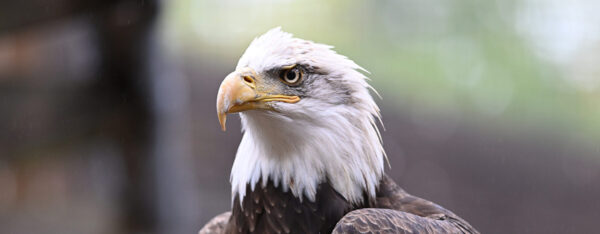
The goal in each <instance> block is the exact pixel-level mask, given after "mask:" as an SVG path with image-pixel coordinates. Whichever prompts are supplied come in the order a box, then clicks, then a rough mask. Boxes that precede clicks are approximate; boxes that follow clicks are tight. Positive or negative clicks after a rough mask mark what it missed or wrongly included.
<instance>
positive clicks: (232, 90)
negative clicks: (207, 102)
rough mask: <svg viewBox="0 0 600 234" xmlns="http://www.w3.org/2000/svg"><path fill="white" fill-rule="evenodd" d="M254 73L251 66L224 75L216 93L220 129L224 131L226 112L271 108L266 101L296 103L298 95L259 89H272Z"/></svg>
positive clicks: (298, 99) (298, 98)
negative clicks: (277, 93) (270, 92)
mask: <svg viewBox="0 0 600 234" xmlns="http://www.w3.org/2000/svg"><path fill="white" fill-rule="evenodd" d="M260 79H261V78H260V77H259V76H258V75H257V74H256V72H255V71H254V70H253V69H252V68H248V67H246V68H243V69H240V70H239V71H234V72H232V73H230V74H229V75H227V77H225V80H223V82H222V83H221V87H219V93H218V94H217V115H218V117H219V123H220V124H221V129H223V131H225V122H226V121H227V114H229V113H236V112H241V111H247V110H254V109H267V110H268V109H271V108H270V106H268V105H267V104H266V103H267V102H272V101H279V102H286V103H296V102H298V101H300V97H298V96H287V95H273V94H268V93H267V92H264V91H259V90H272V89H270V88H269V87H260V86H261V85H262V86H266V85H267V84H266V83H265V82H262V81H261V80H260Z"/></svg>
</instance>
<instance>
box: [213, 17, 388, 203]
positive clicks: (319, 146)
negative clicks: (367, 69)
mask: <svg viewBox="0 0 600 234" xmlns="http://www.w3.org/2000/svg"><path fill="white" fill-rule="evenodd" d="M332 48H333V47H331V46H328V45H324V44H319V43H314V42H312V41H307V40H303V39H299V38H294V37H293V36H292V34H290V33H286V32H283V31H281V29H280V28H274V29H271V30H269V31H268V32H266V33H265V34H264V35H262V36H260V37H258V38H256V39H254V41H252V43H251V44H250V46H249V47H248V48H247V49H246V51H245V53H244V54H243V55H242V57H241V58H240V60H239V62H238V64H237V67H236V69H235V71H234V72H232V73H230V74H229V75H227V77H226V78H225V79H224V80H223V82H222V83H221V86H220V88H219V92H218V96H217V114H218V119H219V122H220V124H221V127H222V129H223V130H225V121H226V116H227V114H230V113H237V112H239V113H240V117H241V120H242V129H243V131H244V136H243V138H242V141H241V143H240V146H239V148H238V152H237V154H236V158H235V161H234V164H233V168H232V171H231V183H232V193H233V195H234V196H233V197H235V195H238V196H239V198H240V200H241V199H243V197H244V195H245V191H246V186H250V187H251V189H254V188H255V186H266V183H267V181H268V180H271V181H273V182H274V184H275V185H277V186H279V185H280V186H281V188H282V189H283V190H284V191H288V190H291V192H292V193H293V194H294V196H296V197H299V198H300V199H302V198H303V197H306V198H308V199H309V200H311V201H312V200H314V198H315V194H316V192H317V186H318V185H319V184H320V183H330V184H331V185H332V187H333V188H334V189H335V190H336V191H337V192H338V193H340V194H341V195H342V196H344V198H345V199H347V200H348V201H350V202H353V203H361V202H362V201H363V199H364V197H363V196H364V194H366V195H368V196H370V197H374V196H375V190H376V187H377V184H378V183H379V180H380V179H381V177H382V175H383V168H384V158H385V152H384V150H383V147H382V144H381V139H380V135H379V131H378V129H377V126H376V120H377V119H379V108H378V107H377V104H376V103H375V102H374V100H373V98H372V97H371V95H370V93H369V89H371V86H370V85H369V84H368V83H367V82H366V80H367V77H366V76H365V75H364V74H363V73H362V72H363V71H364V70H363V69H362V68H361V67H360V66H358V65H357V64H356V63H354V62H353V61H352V60H350V59H348V58H347V57H345V56H343V55H340V54H338V53H336V52H335V51H333V50H332ZM259 181H262V184H258V183H259ZM257 184H258V185H257Z"/></svg>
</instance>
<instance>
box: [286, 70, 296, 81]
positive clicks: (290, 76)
mask: <svg viewBox="0 0 600 234" xmlns="http://www.w3.org/2000/svg"><path fill="white" fill-rule="evenodd" d="M285 77H286V78H287V79H288V80H294V79H296V71H289V72H288V73H287V74H286V76H285Z"/></svg>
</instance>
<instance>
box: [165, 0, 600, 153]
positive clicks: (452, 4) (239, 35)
mask: <svg viewBox="0 0 600 234" xmlns="http://www.w3.org/2000/svg"><path fill="white" fill-rule="evenodd" d="M555 3H556V1H549V2H543V1H533V0H531V1H526V0H524V1H517V0H512V1H500V0H497V1H480V0H454V1H441V0H425V1H419V0H402V1H393V0H387V1H358V0H353V1H342V0H337V1H319V0H311V1H283V0H282V1H264V0H263V1H259V0H247V1H231V0H229V1H201V0H178V1H173V2H172V3H171V4H170V5H168V6H166V7H167V9H166V11H165V13H164V14H165V15H164V17H165V19H166V20H165V21H164V22H165V25H162V27H161V28H162V30H163V31H165V33H163V35H164V36H165V37H167V38H166V39H167V40H166V41H167V44H168V47H169V48H170V49H171V50H172V51H174V52H175V53H178V54H181V53H183V54H186V57H187V58H190V60H191V61H189V62H190V63H194V62H198V61H197V60H195V59H200V60H202V61H211V63H216V64H218V65H219V66H223V67H229V68H231V69H233V68H234V67H235V63H236V60H237V58H238V57H239V56H240V55H241V54H242V53H243V50H244V49H245V47H246V46H247V45H248V44H249V43H250V41H251V39H252V38H254V37H256V36H258V35H260V34H262V33H264V32H265V31H267V30H268V29H270V28H273V27H276V26H282V27H283V29H284V30H285V31H289V32H292V33H293V34H294V35H295V36H298V37H300V38H304V39H310V40H313V41H316V42H321V43H325V44H330V45H334V46H335V47H336V50H337V51H338V52H339V53H341V54H344V55H347V56H348V57H350V58H351V59H353V60H355V61H356V62H357V63H358V64H360V65H361V66H363V67H364V68H365V69H367V70H369V71H370V72H371V74H370V75H369V76H370V77H371V78H372V79H373V81H372V84H373V86H374V87H375V88H376V89H377V90H378V91H379V93H380V94H382V96H383V103H384V105H383V106H386V107H388V106H397V107H398V108H400V110H401V111H402V110H403V109H402V108H404V107H407V106H409V107H415V106H417V107H419V108H433V109H437V110H441V111H443V112H451V113H461V115H460V118H464V119H467V120H468V121H474V122H480V123H481V124H486V125H491V126H492V127H494V126H496V127H498V129H499V130H502V129H503V128H507V127H510V128H520V129H522V131H534V130H541V131H547V130H549V131H551V132H555V133H558V134H561V135H563V136H565V138H566V139H571V140H572V141H573V142H578V144H581V145H591V146H595V144H596V142H597V141H598V140H599V139H600V99H599V97H600V89H599V88H598V85H596V87H592V88H589V87H583V88H582V87H581V86H580V85H576V84H574V83H573V82H570V81H571V80H572V79H571V77H569V76H571V75H573V74H578V73H577V71H575V72H572V70H573V68H572V67H575V68H574V69H577V67H576V66H573V64H576V63H577V62H576V59H577V58H576V56H571V57H569V58H568V59H567V60H566V61H565V60H562V61H556V60H553V59H552V58H550V56H546V55H544V54H543V53H539V52H538V51H537V50H538V48H537V47H536V38H532V37H530V34H528V33H527V31H528V30H529V29H528V28H527V27H528V26H531V25H527V23H528V22H527V20H525V22H523V18H525V19H527V17H529V16H530V15H528V12H527V9H528V8H526V6H530V8H531V6H533V9H537V8H538V7H539V8H540V9H546V8H547V6H545V5H551V4H555ZM579 4H580V5H581V4H583V6H584V7H587V6H586V5H585V4H586V3H582V2H581V1H579ZM594 6H595V4H591V5H590V7H594ZM534 13H535V12H534ZM523 16H525V17H523ZM533 16H535V15H533ZM533 16H532V17H533ZM542 20H548V21H549V23H553V20H557V19H542ZM523 24H525V26H523ZM531 30H535V29H531ZM523 31H525V32H523ZM594 33H598V32H594ZM598 41H600V40H598ZM598 41H596V42H598ZM575 46H579V47H585V45H575ZM596 49H597V48H596ZM597 52H598V51H597ZM589 53H592V52H589ZM596 54H598V53H596ZM192 58H193V59H192ZM595 59H597V57H593V58H592V61H594V60H595ZM592 63H593V62H592ZM592 65H593V64H592ZM593 67H594V66H592V69H594V68H593ZM599 67H600V66H599ZM585 69H589V66H588V67H586V68H585ZM597 69H600V68H596V70H594V72H595V73H592V75H598V70H597ZM220 78H221V77H217V78H216V79H220ZM591 79H600V77H598V78H594V77H592V78H591ZM592 81H593V80H592ZM594 83H595V84H597V83H598V82H592V84H594ZM384 118H385V116H384ZM492 123H493V124H492Z"/></svg>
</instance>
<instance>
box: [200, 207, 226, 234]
mask: <svg viewBox="0 0 600 234" xmlns="http://www.w3.org/2000/svg"><path fill="white" fill-rule="evenodd" d="M230 216H231V212H230V211H229V212H225V213H222V214H220V215H217V216H215V217H214V218H212V219H211V220H210V221H208V223H206V225H204V227H202V229H200V231H199V232H198V234H221V233H223V231H224V230H225V227H226V226H227V223H229V217H230Z"/></svg>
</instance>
